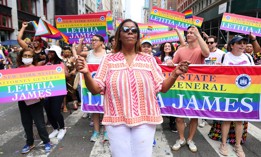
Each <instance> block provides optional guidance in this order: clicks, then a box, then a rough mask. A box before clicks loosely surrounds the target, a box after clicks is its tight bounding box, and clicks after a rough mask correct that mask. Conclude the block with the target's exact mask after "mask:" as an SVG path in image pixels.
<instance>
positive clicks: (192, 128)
mask: <svg viewBox="0 0 261 157" xmlns="http://www.w3.org/2000/svg"><path fill="white" fill-rule="evenodd" d="M186 38H187V43H188V44H187V45H186V46H185V47H181V48H179V49H178V50H177V51H176V53H175V55H174V58H173V63H174V64H177V63H180V62H181V61H182V60H188V61H190V62H191V63H192V64H204V61H205V58H207V57H208V56H209V53H210V52H209V49H208V46H207V44H206V42H205V41H204V39H203V38H202V36H201V34H200V31H199V30H198V28H197V27H195V26H190V27H188V29H187V35H186ZM176 125H177V129H178V133H179V139H178V140H177V141H176V143H175V144H174V145H173V147H172V149H173V150H175V151H177V150H179V149H180V148H181V147H182V146H184V145H185V144H186V143H187V145H188V146H189V149H190V151H192V152H197V146H196V145H195V143H194V142H193V137H194V135H195V133H196V130H197V126H198V119H196V118H191V119H190V123H189V136H188V138H187V142H186V139H185V136H184V131H185V123H184V118H178V117H177V118H176Z"/></svg>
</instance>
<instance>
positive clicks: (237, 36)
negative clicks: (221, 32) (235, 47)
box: [229, 35, 247, 44]
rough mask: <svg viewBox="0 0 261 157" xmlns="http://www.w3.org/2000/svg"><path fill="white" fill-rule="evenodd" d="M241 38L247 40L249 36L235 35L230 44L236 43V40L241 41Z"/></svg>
mask: <svg viewBox="0 0 261 157" xmlns="http://www.w3.org/2000/svg"><path fill="white" fill-rule="evenodd" d="M241 40H245V41H247V38H244V37H242V36H241V35H235V36H234V37H233V38H232V39H231V40H230V42H229V44H234V43H236V42H239V41H241Z"/></svg>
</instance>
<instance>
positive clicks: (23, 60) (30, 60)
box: [22, 58, 33, 65]
mask: <svg viewBox="0 0 261 157" xmlns="http://www.w3.org/2000/svg"><path fill="white" fill-rule="evenodd" d="M22 62H23V63H24V64H25V65H30V64H32V63H33V58H22Z"/></svg>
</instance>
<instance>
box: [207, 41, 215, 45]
mask: <svg viewBox="0 0 261 157" xmlns="http://www.w3.org/2000/svg"><path fill="white" fill-rule="evenodd" d="M206 43H207V44H210V45H212V44H214V43H215V42H213V41H211V42H208V41H207V42H206Z"/></svg>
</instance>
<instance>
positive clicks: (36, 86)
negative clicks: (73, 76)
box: [0, 64, 67, 104]
mask: <svg viewBox="0 0 261 157" xmlns="http://www.w3.org/2000/svg"><path fill="white" fill-rule="evenodd" d="M66 94H67V90H66V83H65V74H64V66H63V64H57V65H50V66H35V67H28V68H17V69H8V70H0V104H5V103H8V102H17V101H20V100H32V99H38V98H43V97H52V96H58V95H66Z"/></svg>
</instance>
